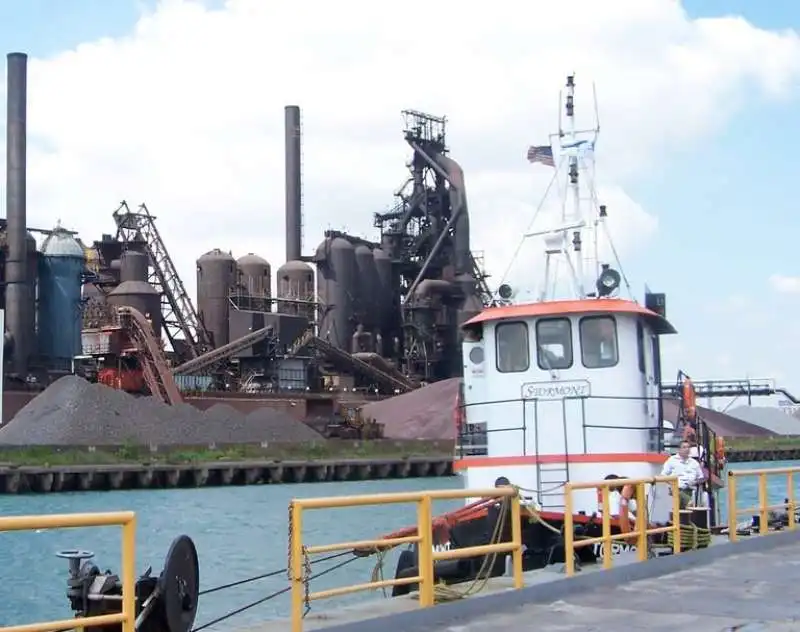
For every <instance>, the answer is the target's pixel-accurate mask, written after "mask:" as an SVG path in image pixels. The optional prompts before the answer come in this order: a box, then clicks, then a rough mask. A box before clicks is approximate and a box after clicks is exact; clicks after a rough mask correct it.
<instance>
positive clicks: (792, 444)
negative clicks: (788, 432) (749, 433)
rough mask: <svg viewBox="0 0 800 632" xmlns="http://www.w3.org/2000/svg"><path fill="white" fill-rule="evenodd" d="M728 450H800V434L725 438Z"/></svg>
mask: <svg viewBox="0 0 800 632" xmlns="http://www.w3.org/2000/svg"><path fill="white" fill-rule="evenodd" d="M725 447H726V449H728V450H742V451H750V450H761V451H769V450H800V436H778V437H730V438H729V439H725Z"/></svg>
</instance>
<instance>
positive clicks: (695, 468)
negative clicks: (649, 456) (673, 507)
mask: <svg viewBox="0 0 800 632" xmlns="http://www.w3.org/2000/svg"><path fill="white" fill-rule="evenodd" d="M690 450H691V445H690V444H689V442H688V441H681V444H680V446H679V447H678V454H673V455H672V456H671V457H669V458H668V459H667V462H666V463H664V467H663V469H662V470H661V476H677V477H678V488H679V489H680V495H681V509H684V508H686V506H687V505H688V504H689V503H690V502H691V501H692V495H693V494H694V491H695V489H696V488H697V487H698V486H699V485H700V483H702V482H703V480H704V479H705V475H704V474H703V469H702V468H701V467H700V463H698V462H697V461H696V460H695V459H693V458H692V457H691V456H690V455H689V452H690Z"/></svg>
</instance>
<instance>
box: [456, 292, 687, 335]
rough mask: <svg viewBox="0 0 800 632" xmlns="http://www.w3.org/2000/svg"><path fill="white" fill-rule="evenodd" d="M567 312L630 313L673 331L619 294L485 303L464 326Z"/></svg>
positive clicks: (666, 331)
mask: <svg viewBox="0 0 800 632" xmlns="http://www.w3.org/2000/svg"><path fill="white" fill-rule="evenodd" d="M570 314H631V315H639V316H643V317H644V318H646V319H647V320H648V322H649V323H650V326H651V327H653V330H654V333H657V334H674V333H677V332H676V330H675V328H674V327H673V326H672V325H671V324H670V322H669V321H668V320H667V319H666V318H664V317H663V316H661V315H659V314H656V313H655V312H653V311H651V310H649V309H647V308H646V307H643V306H642V305H639V304H638V303H635V302H633V301H628V300H625V299H621V298H588V299H575V300H569V301H541V302H537V303H519V304H516V305H503V306H502V307H489V308H488V309H485V310H483V311H482V312H481V313H480V314H478V315H477V316H473V317H472V318H470V319H469V320H468V321H467V322H465V323H464V325H463V326H464V327H469V326H470V325H477V324H479V323H485V322H490V321H493V320H507V319H511V318H537V317H540V316H567V315H570Z"/></svg>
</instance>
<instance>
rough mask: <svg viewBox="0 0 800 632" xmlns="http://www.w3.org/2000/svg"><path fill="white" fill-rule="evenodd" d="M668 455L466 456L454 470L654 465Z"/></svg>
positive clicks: (664, 459) (643, 453) (620, 453)
mask: <svg viewBox="0 0 800 632" xmlns="http://www.w3.org/2000/svg"><path fill="white" fill-rule="evenodd" d="M668 457H669V455H668V454H658V453H656V452H641V453H638V454H637V453H630V452H618V453H615V452H611V453H606V454H540V455H539V456H531V455H529V456H466V457H463V458H460V459H459V458H456V460H455V462H454V463H453V469H454V470H465V469H467V468H468V467H508V466H512V465H536V464H548V463H656V464H661V463H663V462H664V461H666V460H667V458H668Z"/></svg>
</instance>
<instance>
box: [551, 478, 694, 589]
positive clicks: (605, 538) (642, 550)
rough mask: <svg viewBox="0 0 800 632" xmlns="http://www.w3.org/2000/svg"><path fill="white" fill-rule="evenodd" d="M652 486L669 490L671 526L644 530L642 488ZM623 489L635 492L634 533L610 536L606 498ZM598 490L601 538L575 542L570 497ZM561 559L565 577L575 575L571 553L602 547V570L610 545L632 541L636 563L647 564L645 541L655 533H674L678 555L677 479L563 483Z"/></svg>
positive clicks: (608, 560)
mask: <svg viewBox="0 0 800 632" xmlns="http://www.w3.org/2000/svg"><path fill="white" fill-rule="evenodd" d="M656 483H669V484H670V485H671V487H672V524H671V525H669V526H666V527H654V528H648V525H649V521H648V516H647V493H646V491H645V485H650V484H653V485H654V484H656ZM626 485H631V486H634V487H635V488H636V529H635V530H634V531H632V532H629V533H617V534H613V535H612V533H611V513H610V507H609V496H610V494H611V490H612V489H619V490H620V491H622V488H623V487H625V486H626ZM584 489H600V490H601V493H602V498H603V534H602V535H601V536H600V537H597V538H585V539H580V540H576V539H575V526H574V518H573V516H574V513H575V508H574V502H573V497H572V493H573V492H574V491H576V490H584ZM564 505H565V507H564V557H565V563H566V573H567V576H568V577H571V576H573V575H574V574H575V549H577V548H580V547H584V546H592V545H594V544H603V568H611V545H612V543H613V542H614V541H616V540H628V539H630V538H634V537H635V538H636V553H637V555H638V557H639V561H640V562H644V561H646V560H647V537H648V536H650V535H655V534H657V533H670V532H672V533H674V537H673V540H672V549H673V551H674V552H675V553H680V551H681V537H680V528H681V526H680V514H681V507H680V494H679V489H678V478H677V477H676V476H653V477H650V478H617V479H611V480H603V481H596V482H593V483H567V484H566V485H565V486H564Z"/></svg>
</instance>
